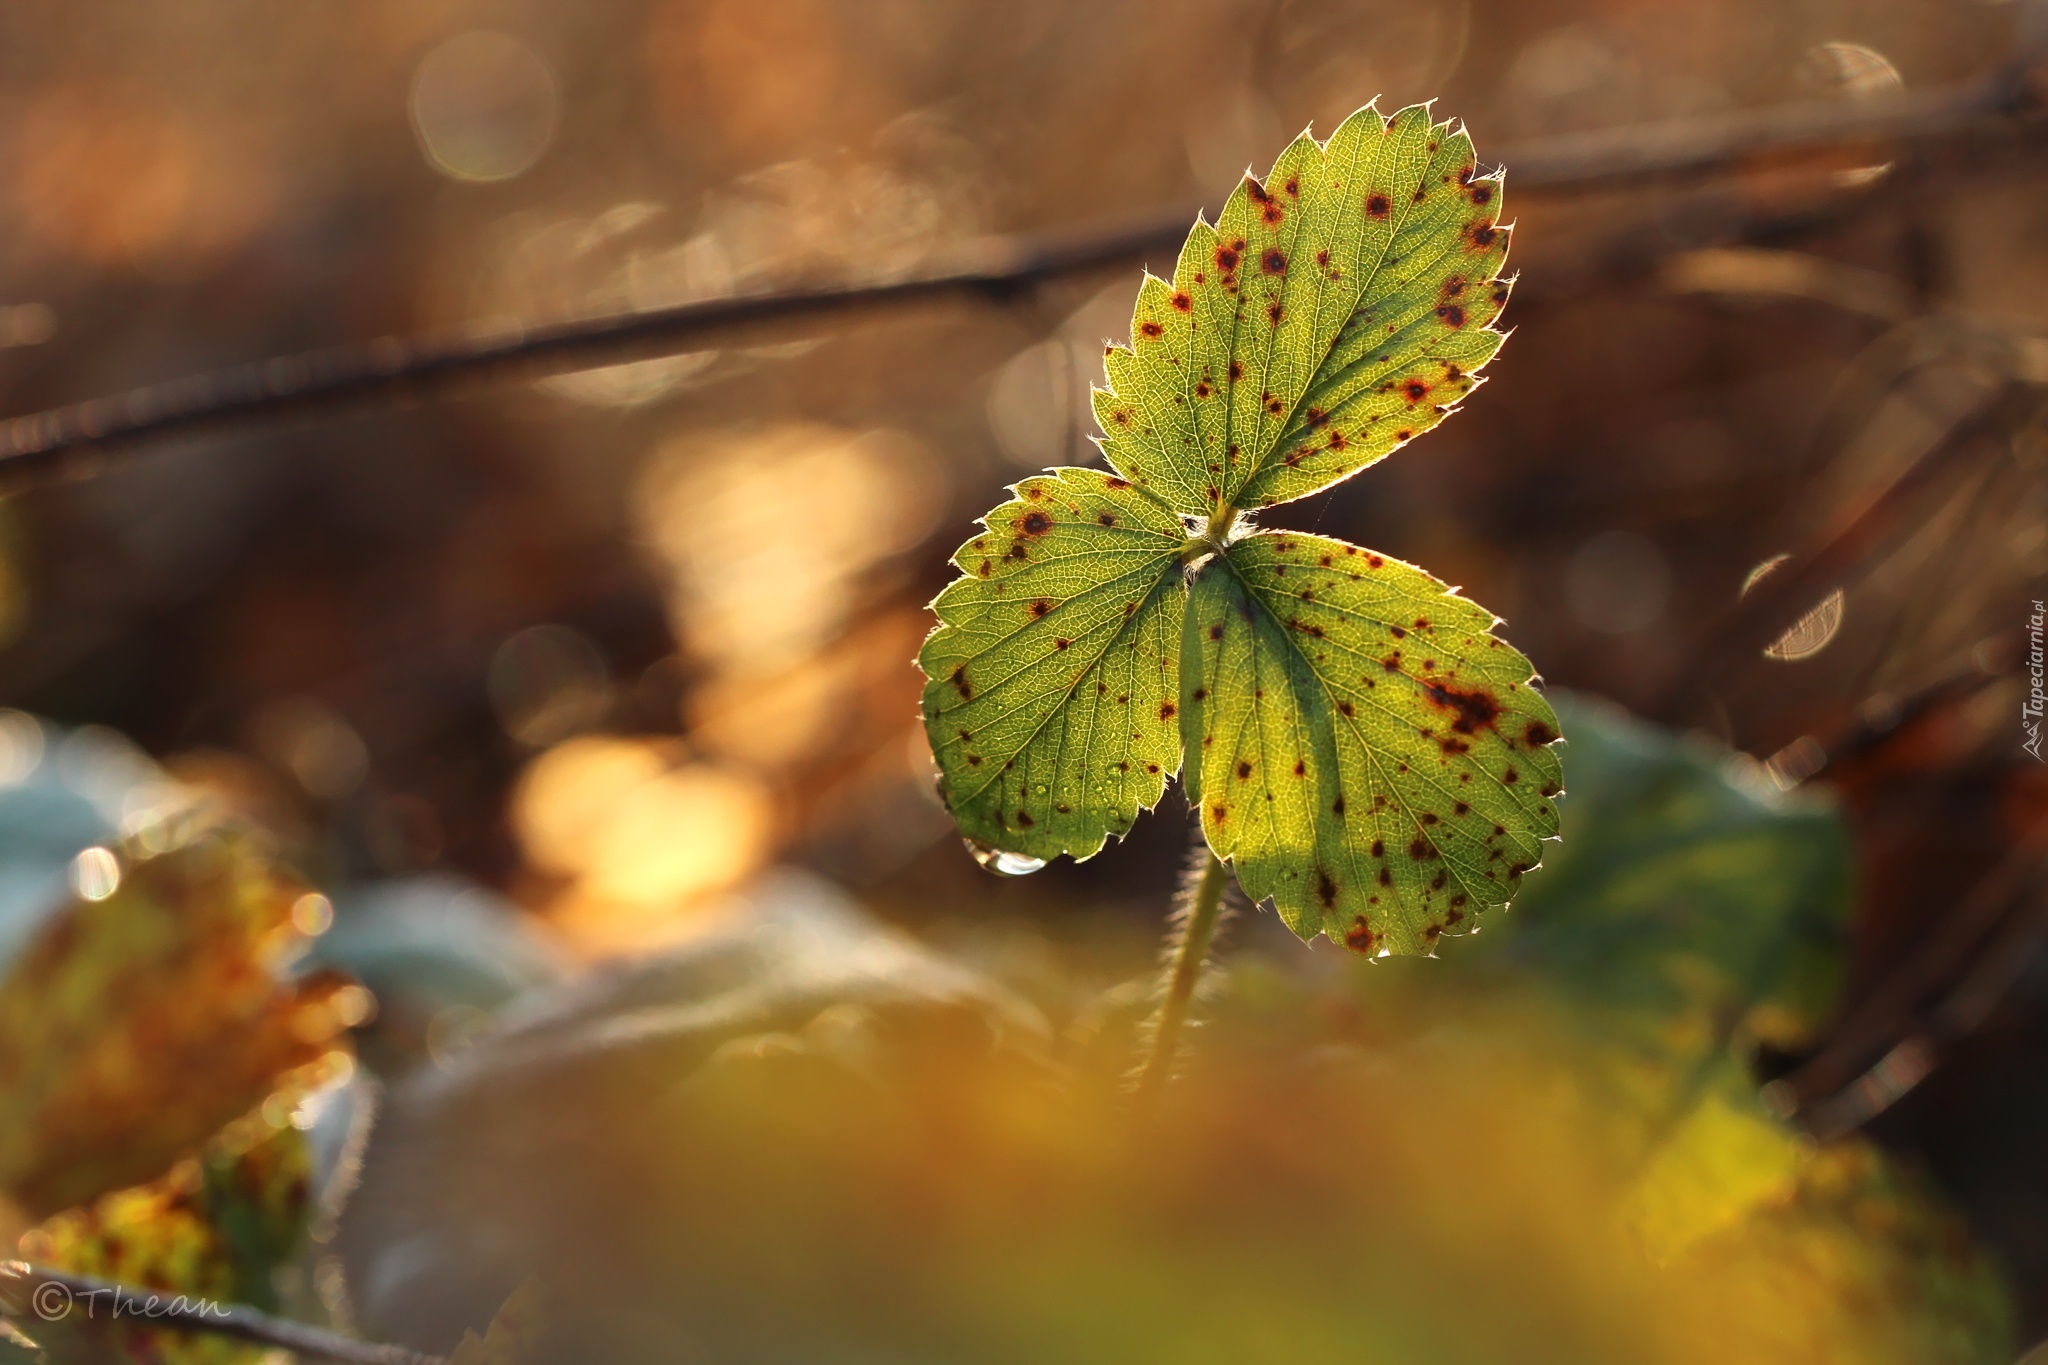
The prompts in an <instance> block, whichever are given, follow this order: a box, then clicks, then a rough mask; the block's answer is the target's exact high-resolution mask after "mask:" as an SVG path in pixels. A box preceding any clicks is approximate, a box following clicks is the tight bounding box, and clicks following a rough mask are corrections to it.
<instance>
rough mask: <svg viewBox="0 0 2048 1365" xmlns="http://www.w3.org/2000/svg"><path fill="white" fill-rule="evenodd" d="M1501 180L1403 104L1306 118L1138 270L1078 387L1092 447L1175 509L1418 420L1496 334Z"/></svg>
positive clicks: (1457, 387) (1257, 502)
mask: <svg viewBox="0 0 2048 1365" xmlns="http://www.w3.org/2000/svg"><path fill="white" fill-rule="evenodd" d="M1500 207H1501V194H1500V181H1499V179H1498V177H1479V176H1477V175H1476V163H1475V161H1474V159H1473V153H1472V142H1471V139H1470V138H1468V137H1467V136H1466V135H1465V133H1464V131H1463V130H1462V129H1461V128H1458V127H1457V126H1455V125H1454V124H1452V123H1448V122H1447V123H1432V122H1431V121H1430V117H1429V110H1428V109H1427V107H1425V106H1421V105H1417V106H1413V107H1411V108H1407V109H1403V110H1402V111H1401V112H1399V113H1398V114H1395V115H1394V116H1393V117H1392V118H1391V119H1383V118H1381V116H1380V115H1379V113H1378V112H1377V111H1376V110H1373V109H1371V108H1366V109H1361V110H1359V111H1358V112H1357V113H1356V114H1353V115H1352V116H1351V117H1350V118H1348V119H1346V120H1345V121H1344V123H1343V125H1342V126H1341V127H1339V128H1338V129H1337V131H1336V133H1335V134H1333V135H1332V136H1331V138H1330V140H1329V142H1328V144H1327V145H1325V144H1319V143H1317V142H1316V141H1315V140H1314V139H1313V138H1311V137H1310V136H1309V135H1307V134H1306V133H1304V134H1303V135H1302V136H1301V137H1300V138H1299V139H1297V140H1296V141H1295V143H1294V145H1293V146H1291V147H1289V148H1288V149H1287V150H1286V151H1285V152H1284V153H1282V154H1281V157H1280V160H1279V161H1278V163H1277V164H1275V165H1274V167H1273V170H1272V172H1271V173H1270V174H1269V175H1268V176H1267V177H1266V179H1265V181H1264V182H1263V183H1261V182H1260V181H1257V180H1253V179H1250V178H1247V179H1246V180H1245V181H1244V182H1243V183H1242V184H1240V185H1239V186H1238V187H1237V189H1236V190H1235V191H1234V192H1233V193H1232V194H1231V196H1230V199H1229V201H1228V202H1227V203H1226V204H1225V205H1224V208H1223V212H1222V213H1221V214H1220V215H1218V218H1217V221H1216V224H1215V225H1214V226H1213V227H1212V226H1210V225H1209V224H1208V223H1206V222H1202V221H1199V220H1198V221H1197V222H1196V224H1195V227H1194V230H1193V231H1192V232H1190V233H1189V234H1188V240H1187V245H1186V246H1185V247H1183V248H1182V250H1181V255H1180V262H1179V265H1178V266H1177V267H1176V269H1175V271H1174V277H1173V280H1172V282H1171V283H1168V282H1167V281H1165V280H1162V279H1159V278H1157V277H1156V276H1150V275H1148V276H1147V277H1146V278H1145V282H1144V284H1143V285H1142V287H1141V288H1140V289H1139V291H1138V306H1137V312H1136V315H1135V316H1134V318H1133V319H1132V323H1131V344H1130V346H1128V347H1123V346H1113V347H1111V348H1110V349H1109V352H1108V356H1107V360H1106V364H1105V369H1106V370H1107V373H1108V378H1109V387H1108V388H1107V389H1103V390H1098V391H1097V392H1096V394H1095V411H1096V415H1097V417H1098V418H1099V419H1100V421H1101V422H1102V429H1103V431H1104V432H1106V433H1107V438H1106V440H1105V441H1104V444H1103V450H1104V453H1105V454H1106V455H1107V456H1108V458H1109V462H1110V464H1111V465H1112V466H1113V467H1114V468H1115V469H1116V471H1117V472H1118V473H1119V474H1122V475H1123V476H1124V477H1125V478H1127V479H1129V480H1130V481H1131V482H1133V483H1135V484H1137V485H1139V486H1140V487H1143V488H1149V489H1151V490H1152V491H1153V492H1155V493H1157V494H1158V495H1159V496H1160V497H1162V498H1164V499H1165V500H1166V501H1167V502H1168V503H1169V504H1171V505H1172V506H1173V508H1174V509H1175V510H1177V511H1180V512H1184V513H1188V514H1191V515H1201V516H1210V515H1213V514H1215V513H1216V512H1217V511H1218V510H1219V509H1223V508H1253V507H1265V506H1270V505H1271V504H1273V503H1278V502H1286V501H1289V500H1290V499H1294V498H1300V497H1306V496H1307V495H1308V494H1310V493H1313V492H1315V491H1316V490H1318V489H1321V488H1325V487H1328V486H1329V485H1330V484H1332V483H1335V482H1337V481H1338V480H1339V479H1343V478H1346V477H1348V476H1349V475H1351V474H1354V473H1356V472H1357V471H1358V470H1360V469H1363V468H1364V467H1365V466H1366V465H1368V464H1371V463H1373V462H1374V461H1375V460H1378V459H1379V458H1380V457H1382V456H1384V455H1385V454H1386V453H1387V452H1388V451H1390V450H1392V449H1394V448H1395V447H1396V446H1398V445H1401V444H1402V443H1403V442H1406V441H1408V440H1411V439H1413V438H1414V437H1415V436H1417V435H1419V434H1421V433H1422V432H1423V431H1426V430H1428V429H1429V428H1430V427H1433V426H1435V425H1436V424H1437V423H1438V422H1439V421H1441V420H1442V418H1443V414H1444V413H1445V412H1446V411H1447V410H1448V409H1449V408H1450V407H1451V405H1453V404H1454V403H1456V402H1457V400H1458V399H1459V398H1461V397H1463V396H1464V395H1465V394H1466V393H1467V392H1469V391H1470V390H1471V389H1472V387H1473V385H1474V384H1475V383H1476V382H1477V381H1476V380H1475V378H1474V374H1475V372H1476V371H1477V370H1478V369H1479V367H1480V366H1481V365H1484V364H1485V363H1486V362H1487V361H1488V360H1490V359H1492V357H1493V353H1494V352H1495V351H1496V350H1498V349H1499V347H1500V342H1501V335H1500V333H1498V332H1496V331H1494V330H1493V329H1492V328H1491V327H1489V326H1488V325H1487V324H1489V323H1490V322H1491V321H1492V320H1493V318H1494V317H1495V316H1496V315H1497V314H1498V313H1499V311H1500V308H1501V305H1502V304H1503V303H1504V302H1505V301H1506V299H1507V291H1508V286H1507V283H1506V281H1503V280H1501V279H1500V278H1499V274H1500V267H1501V265H1502V262H1503V261H1504V260H1505V259H1506V255H1507V240H1508V230H1507V229H1506V228H1502V227H1499V226H1497V224H1498V222H1499V218H1500Z"/></svg>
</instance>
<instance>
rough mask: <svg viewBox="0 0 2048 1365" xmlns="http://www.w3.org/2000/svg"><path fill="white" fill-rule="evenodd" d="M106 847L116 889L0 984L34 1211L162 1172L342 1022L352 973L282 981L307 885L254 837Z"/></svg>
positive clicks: (3, 1146)
mask: <svg viewBox="0 0 2048 1365" xmlns="http://www.w3.org/2000/svg"><path fill="white" fill-rule="evenodd" d="M155 842H156V843H157V845H158V846H159V847H160V846H161V843H162V840H161V839H158V840H156V841H155ZM101 852H105V853H107V854H109V855H111V856H110V858H109V859H107V860H106V861H107V863H108V868H107V869H103V870H110V872H111V876H112V878H113V883H112V886H111V889H106V888H105V887H104V886H94V887H91V888H89V889H90V890H93V891H102V890H104V891H105V894H104V895H103V896H101V898H99V899H95V900H87V899H83V898H81V899H76V900H74V901H73V902H72V903H71V904H70V905H68V906H66V907H65V908H64V909H63V910H62V911H60V912H59V913H58V914H57V915H56V916H54V917H53V918H52V919H51V920H50V921H49V923H48V924H47V925H46V926H45V927H44V929H43V930H42V932H41V933H40V935H39V936H38V937H37V939H36V940H35V941H34V942H33V943H31V944H30V945H29V947H28V948H27V949H26V950H25V951H24V952H23V953H22V955H21V956H20V957H19V958H17V959H16V961H15V963H14V965H13V967H12V969H11V970H10V971H8V973H7V975H6V976H5V978H4V980H0V1188H4V1189H5V1190H6V1191H7V1193H8V1194H9V1195H10V1196H11V1197H12V1198H13V1199H14V1200H15V1201H16V1202H17V1203H19V1204H20V1205H21V1206H22V1207H23V1208H24V1209H25V1210H26V1211H27V1212H28V1213H29V1214H31V1215H33V1216H43V1215H47V1214H49V1213H52V1212H54V1211H56V1210H58V1209H63V1208H68V1207H70V1206H72V1205H75V1204H80V1203H84V1202H85V1201H87V1200H90V1199H92V1198H94V1197H95V1196H97V1195H100V1194H102V1193H105V1192H106V1191H108V1190H113V1189H119V1188H121V1187H123V1186H127V1185H133V1184H136V1183H138V1182H140V1181H144V1180H148V1179H150V1178H152V1177H154V1176H156V1175H158V1174H159V1173H161V1172H162V1171H163V1170H164V1169H165V1168H166V1167H167V1166H169V1165H170V1164H171V1163H172V1162H173V1161H175V1160H177V1159H178V1158H179V1157H180V1156H182V1155H184V1154H185V1153H188V1152H190V1151H192V1150H193V1149H194V1148H195V1147H197V1146H198V1145H199V1144H200V1143H202V1142H204V1141H205V1140H206V1139H207V1138H208V1137H209V1136H210V1135H211V1134H213V1133H215V1132H216V1131H218V1130H219V1129H220V1128H221V1127H222V1125H223V1124H225V1123H227V1122H228V1121H230V1120H231V1119H233V1118H234V1117H235V1116H237V1115H239V1114H242V1113H244V1112H246V1111H247V1110H248V1109H249V1108H250V1107H251V1106H252V1105H254V1104H255V1103H256V1102H257V1101H259V1100H261V1099H262V1098H263V1097H264V1096H265V1095H267V1094H269V1093H270V1092H271V1090H272V1088H273V1086H275V1085H276V1083H277V1081H278V1078H279V1077H280V1076H282V1075H283V1074H284V1073H286V1072H288V1071H290V1070H292V1069H293V1068H295V1067H301V1066H305V1065H307V1064H309V1063H312V1062H314V1061H316V1060H317V1059H319V1058H320V1057H322V1056H323V1055H324V1054H326V1053H328V1052H329V1051H330V1050H332V1049H333V1048H334V1047H335V1045H336V1039H337V1037H338V1036H339V1035H340V1034H341V1033H342V1031H343V1029H344V1026H345V1011H343V1010H341V1009H338V1008H337V1007H336V1003H337V995H338V993H339V992H341V991H342V990H344V989H345V987H346V984H347V983H346V982H345V981H344V980H343V979H342V978H340V977H339V976H337V975H332V974H324V973H323V974H317V975H314V976H310V977H307V978H304V979H301V980H296V981H295V980H293V979H291V977H290V975H289V970H288V969H289V966H290V963H291V960H292V958H293V956H294V954H295V953H296V951H297V950H298V949H299V948H301V947H302V946H303V944H304V943H305V941H306V936H305V935H304V934H303V933H302V932H301V931H300V930H299V929H297V928H296V927H295V926H294V925H293V923H292V915H291V910H292V905H293V902H294V901H296V900H297V899H298V897H299V896H300V895H301V894H302V893H303V892H304V890H305V888H304V887H303V886H302V885H300V884H299V883H298V882H296V881H294V880H293V879H291V878H289V877H288V876H286V875H285V874H284V873H282V872H281V871H280V869H279V868H278V867H277V866H276V864H275V863H274V861H273V860H272V858H271V856H270V852H269V850H268V849H267V848H266V847H265V845H264V843H263V841H262V840H261V839H260V838H259V837H258V836H256V835H255V834H253V833H251V832H250V831H247V830H245V829H241V828H237V827H233V826H228V825H221V824H204V823H199V824H194V825H192V826H191V827H189V828H187V829H185V830H183V831H180V832H179V834H178V836H176V837H174V838H173V840H172V846H171V847H170V848H168V849H165V850H164V851H162V852H157V853H154V854H153V855H152V854H151V852H150V850H149V849H148V848H147V847H145V846H144V845H143V844H141V843H140V842H136V841H130V842H129V843H127V844H124V845H123V846H122V847H120V848H118V849H113V850H101Z"/></svg>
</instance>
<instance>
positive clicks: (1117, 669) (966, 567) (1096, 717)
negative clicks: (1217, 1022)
mask: <svg viewBox="0 0 2048 1365" xmlns="http://www.w3.org/2000/svg"><path fill="white" fill-rule="evenodd" d="M1016 491H1017V494H1018V496H1017V497H1016V498H1015V499H1013V500H1012V501H1010V502H1006V503H1004V504H1003V505H1002V506H1000V507H998V508H996V509H995V510H994V511H993V512H990V513H989V514H988V516H987V517H986V518H984V519H983V525H984V527H985V529H984V531H983V532H982V534H980V535H978V536H976V537H975V538H974V539H972V540H970V541H968V542H967V543H966V544H965V545H963V546H961V547H960V550H959V553H957V554H956V555H955V556H954V557H953V562H954V563H955V564H956V565H958V566H959V568H960V570H961V575H962V576H961V577H960V578H959V579H957V580H955V581H954V582H953V583H952V584H951V585H950V586H949V587H947V589H946V590H945V591H944V592H942V593H940V594H939V596H938V599H937V600H936V601H935V602H933V604H932V607H933V610H934V611H936V612H937V613H938V617H939V626H938V628H937V629H936V630H934V631H933V632H932V634H931V636H930V637H929V638H928V639H927V640H926V641H925V644H924V648H923V650H922V651H920V652H919V654H918V664H919V666H920V667H922V668H923V669H924V672H925V675H926V677H927V678H929V679H930V681H929V682H928V683H927V684H926V685H925V689H924V716H925V726H926V733H927V735H928V736H929V738H930V740H931V748H932V755H933V757H934V758H936V759H937V760H938V764H939V774H940V776H939V790H940V793H941V795H942V796H943V797H944V798H945V801H946V805H947V807H948V808H949V809H951V811H952V812H953V817H954V819H955V820H957V821H958V822H959V825H960V830H961V832H962V833H963V834H964V835H966V836H967V837H968V838H969V839H971V840H976V841H978V842H980V843H983V844H986V845H988V846H990V847H992V848H1000V849H1003V850H1006V851H1010V852H1014V853H1019V854H1024V855H1027V856H1029V857H1034V858H1053V857H1056V856H1058V855H1059V854H1062V853H1070V854H1073V855H1074V856H1075V857H1078V858H1086V857H1088V856H1090V855H1091V854H1093V853H1095V852H1096V850H1098V849H1100V848H1101V847H1102V844H1103V841H1104V840H1105V839H1106V838H1107V837H1108V836H1109V835H1111V834H1122V833H1123V832H1124V831H1125V830H1127V829H1129V828H1130V826H1131V823H1132V821H1133V820H1135V819H1136V818H1137V814H1138V812H1139V811H1140V810H1144V809H1149V808H1150V807H1152V806H1153V805H1154V804H1156V803H1157V802H1158V800H1159V797H1160V795H1161V794H1162V793H1163V792H1164V791H1165V789H1166V780H1167V778H1168V777H1169V776H1170V775H1172V773H1173V772H1174V771H1175V770H1176V769H1178V768H1179V767H1180V726H1179V723H1178V720H1177V719H1176V714H1177V711H1178V700H1177V691H1178V687H1179V662H1178V656H1179V647H1180V615H1181V609H1182V606H1183V604H1184V602H1185V598H1186V590H1185V589H1184V588H1183V587H1182V585H1181V576H1182V572H1181V557H1182V554H1183V553H1184V551H1185V550H1186V547H1187V531H1186V528H1185V527H1184V526H1183V525H1182V524H1181V520H1180V518H1179V517H1177V516H1175V515H1174V514H1173V513H1172V512H1171V511H1170V510H1168V509H1167V508H1166V507H1165V506H1164V505H1162V504H1161V503H1160V502H1159V501H1158V500H1157V499H1156V498H1154V497H1152V496H1151V495H1150V494H1148V493H1146V492H1144V491H1143V490H1141V489H1138V488H1135V487H1133V486H1132V485H1131V484H1130V483H1129V482H1128V481H1126V480H1124V479H1120V478H1117V477H1115V476H1114V475H1110V474H1105V473H1102V472H1100V471H1097V470H1088V469H1059V470H1054V471H1052V473H1050V474H1049V475H1045V476H1040V477H1036V478H1030V479H1026V480H1024V481H1023V482H1022V483H1019V484H1018V485H1017V490H1016Z"/></svg>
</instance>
